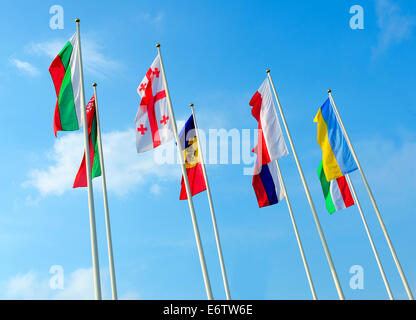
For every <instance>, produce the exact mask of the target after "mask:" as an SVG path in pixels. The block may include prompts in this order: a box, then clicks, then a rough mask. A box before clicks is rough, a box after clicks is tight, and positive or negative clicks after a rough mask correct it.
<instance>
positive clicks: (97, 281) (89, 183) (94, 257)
mask: <svg viewBox="0 0 416 320" xmlns="http://www.w3.org/2000/svg"><path fill="white" fill-rule="evenodd" d="M75 22H76V24H77V42H78V59H79V72H80V80H81V97H80V98H81V99H80V100H81V101H80V103H81V116H82V122H83V125H84V143H85V165H86V167H87V168H86V169H87V186H88V207H89V212H90V233H91V249H92V267H93V270H94V289H95V299H96V300H101V282H100V265H99V262H98V248H97V231H96V228H95V211H94V198H93V191H92V181H91V164H90V162H91V161H90V148H89V139H88V124H87V112H86V110H85V108H86V105H85V92H84V74H83V71H82V55H81V40H80V32H79V22H80V20H79V19H76V20H75Z"/></svg>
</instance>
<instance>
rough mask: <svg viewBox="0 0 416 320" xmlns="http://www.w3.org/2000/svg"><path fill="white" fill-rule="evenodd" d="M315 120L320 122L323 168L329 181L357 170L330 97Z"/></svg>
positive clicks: (319, 134) (319, 135) (319, 139)
mask: <svg viewBox="0 0 416 320" xmlns="http://www.w3.org/2000/svg"><path fill="white" fill-rule="evenodd" d="M313 121H314V122H317V123H318V144H319V146H320V147H321V149H322V163H323V170H324V172H325V176H326V177H327V181H332V180H334V179H337V178H340V177H342V176H344V175H346V174H348V173H350V172H352V171H354V170H357V164H356V163H355V161H354V158H353V156H352V154H351V151H350V148H349V147H348V144H347V142H346V140H345V137H344V134H343V133H342V131H341V127H340V125H339V123H338V119H337V117H336V115H335V112H334V109H333V108H332V105H331V101H330V99H329V98H328V99H327V100H326V101H325V102H324V104H323V105H322V107H320V108H319V110H318V113H317V114H316V116H315V119H314V120H313Z"/></svg>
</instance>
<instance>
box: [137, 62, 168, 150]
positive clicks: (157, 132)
mask: <svg viewBox="0 0 416 320" xmlns="http://www.w3.org/2000/svg"><path fill="white" fill-rule="evenodd" d="M162 77H163V74H162V72H161V67H160V57H159V55H158V56H157V57H156V59H155V60H154V61H153V63H152V65H151V66H150V68H149V70H148V71H147V73H146V75H145V77H144V78H143V80H142V82H141V83H140V85H139V87H138V88H137V92H138V94H139V95H140V98H141V101H140V106H139V110H138V111H137V114H136V120H135V123H136V148H137V152H138V153H141V152H144V151H147V150H151V149H154V148H156V147H158V146H160V145H161V144H163V143H165V142H167V141H169V140H171V139H172V138H173V132H172V125H171V119H170V117H169V110H168V102H167V99H166V88H165V85H164V83H163V78H162Z"/></svg>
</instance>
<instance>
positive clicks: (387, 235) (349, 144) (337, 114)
mask: <svg viewBox="0 0 416 320" xmlns="http://www.w3.org/2000/svg"><path fill="white" fill-rule="evenodd" d="M328 94H329V98H330V99H331V102H332V106H333V107H334V111H335V114H336V116H337V118H338V120H339V124H340V125H341V128H342V131H343V132H344V136H345V139H346V140H347V143H348V146H349V148H350V150H351V153H352V156H353V157H354V160H355V162H356V164H357V167H358V170H359V171H360V174H361V178H362V180H363V182H364V185H365V188H366V189H367V192H368V195H369V196H370V199H371V204H372V205H373V207H374V210H375V212H376V215H377V219H378V221H379V223H380V226H381V229H382V230H383V233H384V237H385V238H386V241H387V244H388V246H389V248H390V251H391V254H392V256H393V259H394V262H395V263H396V267H397V270H398V271H399V274H400V278H401V279H402V282H403V285H404V287H405V289H406V293H407V296H408V297H409V300H414V299H413V295H412V291H411V290H410V287H409V284H408V283H407V280H406V276H405V275H404V272H403V269H402V266H401V265H400V261H399V258H398V257H397V255H396V251H395V250H394V247H393V243H392V242H391V240H390V236H389V234H388V232H387V228H386V226H385V224H384V221H383V218H382V217H381V213H380V211H379V209H378V206H377V203H376V200H375V199H374V196H373V193H372V192H371V188H370V185H369V184H368V182H367V178H366V177H365V174H364V171H363V169H362V168H361V165H360V162H359V161H358V157H357V154H356V153H355V150H354V147H353V146H352V143H351V140H350V138H349V136H348V133H347V130H346V129H345V127H344V123H343V122H342V119H341V116H340V114H339V112H338V108H337V105H336V104H335V101H334V98H333V97H332V93H331V90H330V89H328Z"/></svg>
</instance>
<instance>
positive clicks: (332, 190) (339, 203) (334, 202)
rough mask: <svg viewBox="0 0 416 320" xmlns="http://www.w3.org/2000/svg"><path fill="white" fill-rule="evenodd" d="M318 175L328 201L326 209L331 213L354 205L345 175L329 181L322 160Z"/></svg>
mask: <svg viewBox="0 0 416 320" xmlns="http://www.w3.org/2000/svg"><path fill="white" fill-rule="evenodd" d="M318 177H319V179H320V180H321V186H322V191H323V193H324V197H325V201H326V209H327V210H328V212H329V213H330V214H332V213H334V212H335V211H338V210H342V209H345V208H348V207H350V206H352V205H354V199H353V198H352V195H351V191H350V188H349V186H348V183H347V180H346V179H345V176H341V177H340V178H337V179H335V180H332V181H328V180H327V179H326V176H325V172H324V168H323V163H322V161H321V164H320V165H319V167H318Z"/></svg>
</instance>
